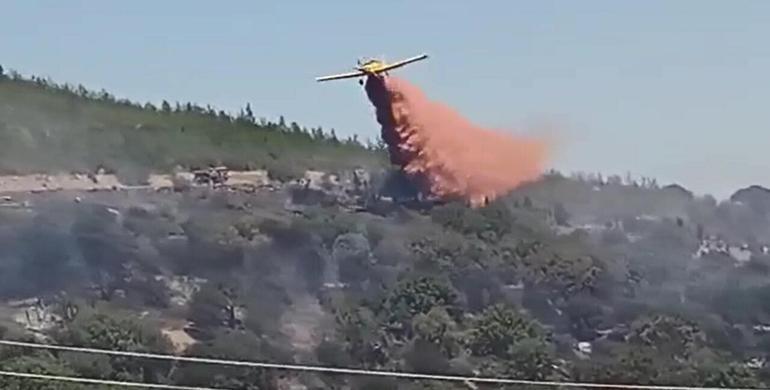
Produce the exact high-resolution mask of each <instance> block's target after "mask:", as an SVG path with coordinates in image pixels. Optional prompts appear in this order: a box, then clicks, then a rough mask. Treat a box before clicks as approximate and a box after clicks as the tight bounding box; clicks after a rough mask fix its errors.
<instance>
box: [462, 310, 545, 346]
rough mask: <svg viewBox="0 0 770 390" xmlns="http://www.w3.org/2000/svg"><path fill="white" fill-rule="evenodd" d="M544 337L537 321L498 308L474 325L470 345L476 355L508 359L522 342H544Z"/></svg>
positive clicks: (489, 311) (485, 313)
mask: <svg viewBox="0 0 770 390" xmlns="http://www.w3.org/2000/svg"><path fill="white" fill-rule="evenodd" d="M543 336H544V332H543V329H542V328H541V326H540V325H539V324H538V323H537V322H535V321H534V320H532V319H530V318H527V317H526V316H524V315H522V314H520V313H518V312H516V311H514V310H513V309H511V308H509V307H506V306H503V305H495V306H492V307H490V308H488V309H486V310H484V312H483V313H481V315H480V316H479V317H478V318H477V319H476V321H475V322H474V324H473V327H472V328H471V329H470V335H469V346H470V348H471V351H472V352H473V354H474V355H476V356H482V357H483V356H488V355H493V356H496V357H498V358H501V359H507V358H510V357H511V356H512V355H511V354H512V353H513V351H514V349H515V347H516V346H517V345H518V344H519V343H522V342H524V341H525V340H533V339H534V340H542V338H543Z"/></svg>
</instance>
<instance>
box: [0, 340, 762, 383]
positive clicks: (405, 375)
mask: <svg viewBox="0 0 770 390" xmlns="http://www.w3.org/2000/svg"><path fill="white" fill-rule="evenodd" d="M0 345H5V346H12V347H22V348H34V349H46V350H54V351H67V352H81V353H93V354H101V355H109V356H123V357H135V358H143V359H155V360H170V361H179V362H187V363H202V364H215V365H226V366H239V367H251V368H269V369H276V370H287V371H306V372H320V373H326V374H345V375H361V376H377V377H389V378H399V379H418V380H433V381H450V382H465V383H468V382H472V383H492V384H503V385H529V386H546V387H584V388H594V389H632V390H770V388H742V387H699V386H665V385H641V384H621V383H591V382H562V381H537V380H527V379H512V378H493V377H475V376H462V375H434V374H419V373H411V372H398V371H378V370H364V369H356V368H343V367H325V366H312V365H300V364H281V363H266V362H253V361H245V360H227V359H213V358H202V357H192V356H174V355H162V354H155V353H146V352H128V351H112V350H107V349H97V348H84V347H68V346H63V345H53V344H37V343H27V342H21V341H10V340H0Z"/></svg>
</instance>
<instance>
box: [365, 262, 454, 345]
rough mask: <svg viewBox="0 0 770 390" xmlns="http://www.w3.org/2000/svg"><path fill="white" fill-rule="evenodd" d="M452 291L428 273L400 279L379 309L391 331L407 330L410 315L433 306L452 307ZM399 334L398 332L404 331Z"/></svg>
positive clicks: (421, 312)
mask: <svg viewBox="0 0 770 390" xmlns="http://www.w3.org/2000/svg"><path fill="white" fill-rule="evenodd" d="M456 298H457V297H456V294H455V293H454V292H453V291H452V289H451V288H450V287H449V285H447V284H446V283H442V282H440V281H438V280H436V279H433V278H430V277H427V276H425V277H418V278H415V279H407V280H404V281H401V282H400V283H399V284H398V285H397V286H396V287H395V288H394V289H393V290H392V291H391V292H390V294H389V295H388V296H387V297H386V298H385V300H384V301H383V303H382V305H381V307H380V313H381V315H382V316H384V318H385V319H386V321H387V323H388V324H389V327H390V329H391V330H392V331H394V332H395V333H402V332H407V333H406V334H408V333H409V329H407V326H408V325H410V324H411V319H412V318H413V317H414V316H416V315H418V314H427V313H429V312H430V311H431V309H433V308H435V307H448V308H450V309H451V308H452V306H453V305H454V304H455V300H456ZM406 334H402V335H406Z"/></svg>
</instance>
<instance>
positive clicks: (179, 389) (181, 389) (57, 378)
mask: <svg viewBox="0 0 770 390" xmlns="http://www.w3.org/2000/svg"><path fill="white" fill-rule="evenodd" d="M0 376H4V377H11V378H22V379H31V380H38V381H52V382H69V383H80V384H84V385H107V386H121V387H135V388H136V387H138V388H142V389H163V390H227V389H223V388H213V387H194V386H193V387H191V386H175V385H163V384H160V383H142V382H123V381H111V380H106V379H94V378H80V377H73V376H63V375H47V374H31V373H26V372H14V371H0Z"/></svg>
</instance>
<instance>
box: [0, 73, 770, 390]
mask: <svg viewBox="0 0 770 390" xmlns="http://www.w3.org/2000/svg"><path fill="white" fill-rule="evenodd" d="M50 84H51V83H49V82H42V81H29V80H18V79H17V80H12V79H10V78H5V79H4V80H2V81H0V109H1V110H2V114H0V121H2V123H3V129H2V131H3V132H2V134H3V137H5V139H7V140H8V142H12V144H11V145H13V146H12V147H11V146H8V144H6V143H2V144H0V148H2V155H0V167H2V170H3V171H4V172H8V173H29V172H49V173H53V172H59V171H65V172H67V171H70V170H75V171H78V170H88V171H93V170H94V169H95V167H96V166H98V165H99V164H104V166H105V167H106V168H108V169H109V170H115V171H117V172H118V173H120V172H122V171H124V170H126V169H128V170H129V171H130V172H133V173H132V174H131V175H128V176H129V179H131V180H135V181H146V180H147V175H146V174H145V173H146V172H149V171H164V170H166V171H170V170H171V169H173V167H174V166H175V165H178V164H179V165H183V166H186V167H194V166H202V165H206V164H208V163H211V162H217V163H218V162H222V163H225V164H229V165H231V166H233V167H234V168H237V167H246V168H259V167H263V166H266V167H267V169H268V170H270V171H271V172H273V180H272V182H271V183H269V185H264V186H240V185H239V186H236V185H233V183H232V182H231V183H227V182H226V183H225V185H223V186H206V185H192V184H189V185H186V186H174V187H173V188H145V187H142V188H136V187H129V186H126V187H120V189H119V190H110V189H105V190H103V191H102V190H98V191H97V190H94V191H83V190H72V189H70V190H67V189H64V190H59V191H35V193H31V192H25V191H15V192H13V193H3V194H1V195H2V196H3V198H2V200H0V206H1V207H0V244H1V245H0V336H2V337H3V338H6V339H25V340H26V339H28V340H37V341H42V342H54V343H61V344H67V345H76V346H86V347H96V348H107V349H119V350H130V351H154V352H163V353H178V354H188V355H193V356H212V357H219V358H232V359H249V360H260V361H272V362H285V363H288V362H297V363H303V364H321V365H328V366H345V367H361V368H371V369H383V370H401V371H410V372H424V373H451V374H465V375H474V374H477V375H484V376H504V377H513V378H519V379H534V380H577V381H590V382H613V383H641V384H658V385H689V386H715V387H719V386H739V387H751V386H759V385H762V384H766V383H768V382H769V381H770V370H768V368H767V367H766V366H765V361H766V359H767V357H768V354H770V350H768V346H769V345H770V338H769V337H770V335H769V334H768V333H767V332H768V329H770V305H768V304H767V302H768V298H770V295H769V294H770V283H769V282H768V276H770V249H768V248H770V215H768V212H770V209H766V208H765V207H764V198H762V196H763V195H764V191H761V190H758V189H753V190H746V191H739V192H738V193H737V195H736V197H735V199H733V200H730V201H725V202H721V203H719V202H717V201H715V200H714V199H713V198H711V197H698V196H694V195H693V194H691V193H689V192H688V191H687V190H686V189H684V188H682V187H679V186H667V187H660V186H658V185H657V183H655V181H654V180H647V179H645V180H638V181H634V180H632V179H630V178H619V177H608V178H604V177H601V176H598V175H596V176H585V175H584V176H575V177H568V176H564V175H561V174H559V173H556V172H552V173H549V174H547V175H545V176H544V177H543V178H542V179H541V180H538V181H537V182H534V183H530V184H528V185H526V186H524V187H522V188H519V189H518V190H516V191H514V192H513V193H511V194H509V195H508V196H506V197H503V198H500V199H499V200H497V201H495V202H492V203H491V204H490V205H488V206H486V207H484V208H480V209H469V208H467V207H465V206H464V205H463V204H457V203H449V204H443V205H432V204H423V203H420V202H401V201H400V199H398V197H397V196H396V197H395V198H396V199H395V200H392V199H391V197H390V196H386V195H392V194H393V193H395V192H398V191H397V190H403V185H401V184H402V183H400V182H399V180H398V179H399V176H398V175H397V174H396V173H393V172H391V173H390V176H388V177H386V178H383V179H384V180H375V178H376V176H377V175H375V174H374V173H373V172H369V173H370V174H371V176H372V180H371V181H366V182H364V183H359V182H356V180H352V179H351V180H347V179H340V180H332V177H333V176H331V175H328V176H325V177H323V178H320V179H318V180H317V181H316V182H311V183H307V184H301V183H297V182H294V181H291V180H286V179H288V178H291V177H294V176H301V175H302V174H303V173H304V170H306V169H308V168H313V169H317V170H320V171H327V172H335V171H342V172H344V171H350V170H352V169H353V168H358V167H363V168H372V167H382V163H381V161H382V159H381V158H380V156H381V153H380V151H379V149H377V148H365V147H363V146H361V145H358V144H357V143H354V142H339V141H335V140H334V139H333V137H331V136H330V135H324V136H321V135H320V134H318V132H317V131H316V132H315V134H316V135H315V136H311V135H308V134H307V133H306V132H304V131H291V128H292V127H294V128H295V129H296V128H299V126H292V125H289V126H288V127H289V129H288V130H287V129H285V128H284V126H282V125H281V124H280V123H279V124H271V123H267V122H265V123H262V124H256V123H254V121H252V120H251V119H248V118H251V117H252V116H253V115H251V114H248V113H246V112H244V115H243V116H242V117H240V118H230V117H226V118H225V116H224V115H223V116H222V118H219V117H218V115H216V114H213V113H210V112H209V113H207V112H208V111H207V110H204V111H205V112H196V111H200V110H199V109H197V108H195V107H192V108H191V109H189V110H188V109H180V110H175V109H171V110H163V109H162V108H161V109H160V110H155V109H152V108H150V107H148V108H140V107H137V106H135V105H132V104H128V103H119V102H113V101H112V100H114V99H112V98H109V97H107V94H105V95H104V96H102V97H98V96H91V95H92V94H91V93H90V92H89V93H86V92H82V93H80V92H75V93H73V92H67V88H64V87H52V86H51V85H50ZM70 89H71V88H70ZM76 90H77V88H76ZM183 127H184V131H182V128H183ZM300 129H301V128H300ZM311 133H312V132H311ZM5 139H4V142H5ZM25 148H26V149H25ZM370 149H376V150H370ZM271 153H272V154H273V155H271ZM126 167H128V168H126ZM284 169H286V170H288V171H289V172H293V173H292V174H275V172H285V171H282V170H284ZM138 173H141V174H138ZM119 176H120V175H119ZM123 176H126V175H123ZM343 176H344V175H343V174H340V177H343ZM364 176H365V175H364ZM393 187H395V188H393ZM0 192H3V191H2V189H0ZM755 204H756V205H761V207H754V206H752V205H755ZM0 369H2V370H16V371H24V372H30V371H34V372H45V373H52V374H58V375H79V376H85V377H91V378H104V379H110V380H135V381H152V382H159V383H168V384H183V385H191V386H206V387H214V388H223V389H224V388H226V389H250V390H252V389H274V388H289V386H293V387H292V388H300V389H434V388H435V389H447V388H449V389H455V388H456V389H462V388H467V386H466V385H465V384H458V383H451V384H450V383H427V382H419V381H396V380H388V379H384V378H365V377H349V376H344V375H315V374H313V375H305V374H302V375H300V374H296V373H286V372H277V371H270V370H256V369H246V368H227V369H225V368H222V367H214V366H193V365H188V364H183V363H176V364H160V363H158V362H154V361H146V360H130V359H118V358H96V357H93V356H86V355H82V354H54V353H42V352H37V353H35V352H33V351H30V350H26V349H19V348H0ZM0 385H1V386H2V388H9V389H16V388H23V389H41V390H42V389H46V390H48V389H67V390H68V389H86V388H93V387H87V386H79V385H74V384H73V385H67V386H58V387H52V386H49V385H46V384H44V383H42V382H29V381H26V382H25V381H23V380H20V379H8V378H0Z"/></svg>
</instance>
